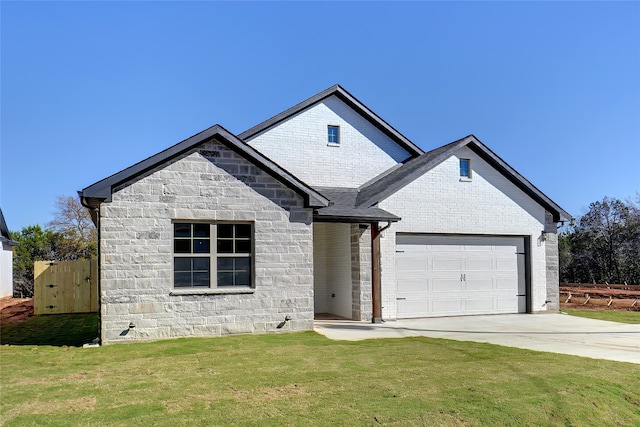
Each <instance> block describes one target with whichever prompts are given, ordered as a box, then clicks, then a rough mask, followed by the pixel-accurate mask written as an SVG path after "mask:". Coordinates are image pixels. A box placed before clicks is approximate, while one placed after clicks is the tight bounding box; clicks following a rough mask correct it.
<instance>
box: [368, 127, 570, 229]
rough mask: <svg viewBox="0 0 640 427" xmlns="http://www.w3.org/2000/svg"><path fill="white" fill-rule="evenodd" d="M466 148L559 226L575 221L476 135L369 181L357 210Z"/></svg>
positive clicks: (431, 152)
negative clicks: (522, 193)
mask: <svg viewBox="0 0 640 427" xmlns="http://www.w3.org/2000/svg"><path fill="white" fill-rule="evenodd" d="M462 147H468V148H469V149H471V150H472V151H473V152H474V153H476V154H477V155H478V156H480V157H481V158H482V159H483V160H485V161H486V162H487V163H489V164H490V165H491V166H492V167H494V168H495V169H496V170H498V172H500V173H501V174H502V175H503V176H504V177H505V178H507V179H508V180H509V181H510V182H511V183H513V184H514V185H515V186H516V187H518V188H519V189H520V190H522V191H523V192H524V193H526V194H527V195H528V196H529V197H531V198H532V199H533V200H535V201H536V202H537V203H539V204H540V205H541V206H543V207H544V208H545V209H546V210H547V211H549V212H550V213H552V214H553V220H554V221H555V222H560V221H570V220H571V219H572V217H571V215H569V214H568V213H567V212H566V211H565V210H563V209H562V208H561V207H560V206H558V205H557V204H556V203H555V202H554V201H553V200H551V199H550V198H548V197H547V196H546V195H545V194H543V193H542V192H541V191H540V190H538V189H537V188H536V187H535V186H534V185H533V184H531V183H530V182H529V181H528V180H527V179H525V178H524V177H523V176H522V175H520V174H519V173H518V172H517V171H516V170H515V169H514V168H512V167H511V166H509V164H507V162H505V161H504V160H502V159H501V158H500V157H499V156H498V155H497V154H495V153H494V152H493V151H491V150H490V149H489V148H488V147H487V146H486V145H484V144H483V143H482V142H480V140H479V139H477V138H476V137H475V136H474V135H469V136H466V137H464V138H462V139H459V140H457V141H454V142H452V143H450V144H447V145H443V146H442V147H440V148H436V149H435V150H431V151H429V152H427V153H424V154H423V155H421V156H420V157H417V158H414V159H410V160H408V161H407V162H405V163H404V164H403V165H401V166H399V167H394V168H392V169H391V170H389V172H388V173H385V174H383V175H381V176H380V177H378V178H377V179H375V180H373V181H369V182H368V183H366V184H365V185H364V186H362V187H361V188H360V189H359V192H358V197H357V200H356V206H361V207H366V206H373V205H374V204H376V203H378V202H380V201H382V200H384V199H386V198H387V197H389V196H390V195H392V194H393V193H395V192H396V191H398V190H400V189H401V188H403V187H404V186H406V185H407V184H409V183H411V182H412V181H414V180H415V179H417V178H418V177H420V176H422V175H424V174H425V173H426V172H428V171H429V170H431V169H433V168H434V167H435V166H437V165H439V164H440V163H442V162H443V161H444V160H446V159H447V158H449V157H450V156H451V155H453V154H454V153H455V152H456V151H457V150H459V149H460V148H462Z"/></svg>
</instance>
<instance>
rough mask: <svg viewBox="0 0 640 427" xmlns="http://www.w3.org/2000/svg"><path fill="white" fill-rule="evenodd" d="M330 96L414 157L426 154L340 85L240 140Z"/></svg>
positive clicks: (270, 120)
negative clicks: (345, 105)
mask: <svg viewBox="0 0 640 427" xmlns="http://www.w3.org/2000/svg"><path fill="white" fill-rule="evenodd" d="M330 96H335V97H337V98H338V99H340V100H341V101H343V102H344V103H345V104H347V105H348V106H349V107H350V108H351V109H353V110H354V111H356V112H357V113H358V114H359V115H361V116H362V117H363V118H364V119H365V120H367V121H368V122H369V123H371V124H372V125H373V126H374V127H376V128H377V129H378V130H380V131H381V132H382V133H384V134H385V135H386V136H388V137H389V138H391V139H392V140H393V141H394V142H395V143H396V144H398V145H399V146H401V147H402V148H403V149H405V150H406V151H407V152H409V153H410V154H411V155H412V156H413V157H415V156H419V155H421V154H423V153H424V151H423V150H422V149H421V148H420V147H418V146H417V145H415V144H414V143H413V142H411V141H410V140H409V139H408V138H407V137H406V136H404V135H402V134H401V133H400V132H399V131H398V130H396V129H395V128H394V127H393V126H391V125H390V124H389V123H387V122H386V121H385V120H383V119H382V118H381V117H380V116H378V115H377V114H376V113H374V112H373V110H371V109H370V108H369V107H367V106H366V105H364V104H363V103H362V102H361V101H360V100H358V99H357V98H356V97H355V96H353V95H352V94H351V93H349V92H348V91H347V90H346V89H345V88H343V87H342V86H340V85H339V84H335V85H333V86H331V87H329V88H327V89H325V90H323V91H322V92H319V93H317V94H315V95H313V96H312V97H310V98H308V99H306V100H304V101H302V102H300V103H298V104H296V105H294V106H293V107H291V108H288V109H286V110H284V111H283V112H281V113H279V114H277V115H275V116H273V117H271V118H270V119H267V120H265V121H264V122H262V123H260V124H258V125H256V126H254V127H252V128H250V129H247V130H246V131H244V132H242V133H241V134H239V135H238V136H239V138H240V139H243V140H245V141H247V140H251V139H252V138H253V137H255V136H257V135H259V134H261V133H263V132H265V131H267V130H268V129H271V128H273V127H274V126H277V125H278V124H280V123H282V122H284V121H285V120H287V119H289V118H290V117H293V116H295V115H296V114H298V113H300V112H301V111H304V110H306V109H308V108H310V107H312V106H314V105H316V104H319V103H320V102H322V101H323V100H324V99H326V98H329V97H330Z"/></svg>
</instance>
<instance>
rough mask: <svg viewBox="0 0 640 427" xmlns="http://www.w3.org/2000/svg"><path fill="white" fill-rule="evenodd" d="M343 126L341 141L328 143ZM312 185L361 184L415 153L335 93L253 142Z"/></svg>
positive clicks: (259, 136)
mask: <svg viewBox="0 0 640 427" xmlns="http://www.w3.org/2000/svg"><path fill="white" fill-rule="evenodd" d="M327 125H337V126H340V146H339V147H335V146H329V145H328V144H327ZM247 142H248V143H249V144H250V145H252V146H254V147H255V148H256V149H257V150H258V151H260V152H262V153H263V154H265V155H266V156H267V157H269V158H270V159H272V160H274V161H275V162H276V163H278V164H279V165H281V166H282V167H284V168H285V169H286V170H288V171H289V172H291V173H293V174H294V175H295V176H296V177H298V178H299V179H301V180H302V181H303V182H306V183H307V184H309V185H312V186H314V185H316V186H327V187H358V186H360V185H361V184H363V183H365V182H367V181H369V180H370V179H372V178H374V177H376V176H377V175H379V174H380V173H382V172H384V171H386V170H387V169H389V168H390V167H392V166H394V165H395V164H397V163H398V162H401V161H403V160H405V159H407V158H408V157H409V153H407V152H406V151H405V150H404V149H403V148H401V147H400V146H399V145H397V144H396V143H395V142H393V141H392V140H391V139H390V138H388V137H387V136H386V135H384V134H383V133H382V132H380V131H379V130H378V129H376V128H375V127H374V126H373V125H372V124H370V123H369V122H368V121H366V120H365V119H363V118H362V116H360V115H359V114H357V113H356V112H354V111H353V110H352V109H351V108H350V107H349V106H347V105H346V104H345V103H344V102H342V101H341V100H339V99H338V98H336V97H335V96H332V97H329V98H327V99H325V100H324V101H322V102H321V103H319V104H317V105H314V106H312V107H310V108H308V109H307V110H305V111H302V112H300V113H299V114H297V115H296V116H294V117H292V118H290V119H288V120H286V121H285V122H283V123H280V124H279V125H277V126H276V127H274V128H272V129H269V130H267V131H265V132H264V133H262V134H260V135H258V136H256V137H254V138H253V139H251V140H249V141H247Z"/></svg>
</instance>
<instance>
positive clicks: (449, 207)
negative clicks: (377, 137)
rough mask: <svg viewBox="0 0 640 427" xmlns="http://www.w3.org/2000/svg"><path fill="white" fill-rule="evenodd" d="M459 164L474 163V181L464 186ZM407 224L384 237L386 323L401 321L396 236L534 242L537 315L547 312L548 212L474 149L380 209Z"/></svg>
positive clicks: (534, 305) (460, 153)
mask: <svg viewBox="0 0 640 427" xmlns="http://www.w3.org/2000/svg"><path fill="white" fill-rule="evenodd" d="M459 158H468V159H471V167H472V171H473V174H472V180H471V181H470V182H461V181H460V176H459ZM380 207H381V208H382V209H385V210H388V211H389V212H392V213H394V214H396V215H398V216H400V217H401V218H402V220H401V221H400V222H398V223H396V224H394V225H393V226H392V227H391V228H389V229H388V230H386V231H385V232H384V233H383V238H382V241H381V250H382V267H381V268H382V304H383V306H384V308H383V317H384V318H387V319H394V318H395V317H396V290H397V283H396V274H395V240H396V237H395V233H396V232H411V233H460V234H496V235H524V236H530V237H531V248H530V255H531V264H532V265H531V266H532V271H531V279H532V291H533V295H532V309H533V310H534V311H542V310H545V309H546V306H545V299H546V296H547V295H546V294H547V288H546V286H547V283H546V281H547V272H546V260H545V242H542V241H540V239H539V237H540V235H541V232H542V230H543V229H544V226H545V210H544V208H542V207H541V206H540V205H539V204H538V203H536V202H535V201H533V200H532V199H531V198H529V197H528V196H527V195H526V194H525V193H523V192H522V191H521V190H519V189H518V188H517V187H516V186H515V185H513V184H512V183H510V182H509V181H508V180H507V179H506V178H504V177H503V176H502V175H501V174H500V173H498V172H497V171H496V170H495V169H494V168H493V167H491V166H490V165H488V164H487V163H486V162H485V161H484V160H482V159H481V158H480V157H478V156H477V155H476V154H475V153H474V152H473V151H471V150H470V149H468V148H466V147H465V148H462V149H460V150H459V151H458V152H457V153H456V156H452V157H450V158H449V159H447V160H445V161H444V162H443V163H441V164H440V165H438V166H436V167H435V168H433V169H432V170H431V171H429V172H428V173H426V174H425V175H423V176H422V177H420V178H418V179H416V180H415V181H413V182H412V183H410V184H409V185H407V186H406V187H404V188H402V189H401V190H399V191H398V192H396V193H395V194H393V195H392V196H390V197H389V198H387V199H386V200H384V201H383V202H381V203H380Z"/></svg>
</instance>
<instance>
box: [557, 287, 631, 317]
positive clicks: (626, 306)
mask: <svg viewBox="0 0 640 427" xmlns="http://www.w3.org/2000/svg"><path fill="white" fill-rule="evenodd" d="M560 307H561V308H580V309H586V310H618V311H640V286H633V285H631V286H630V285H579V284H567V285H560Z"/></svg>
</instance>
